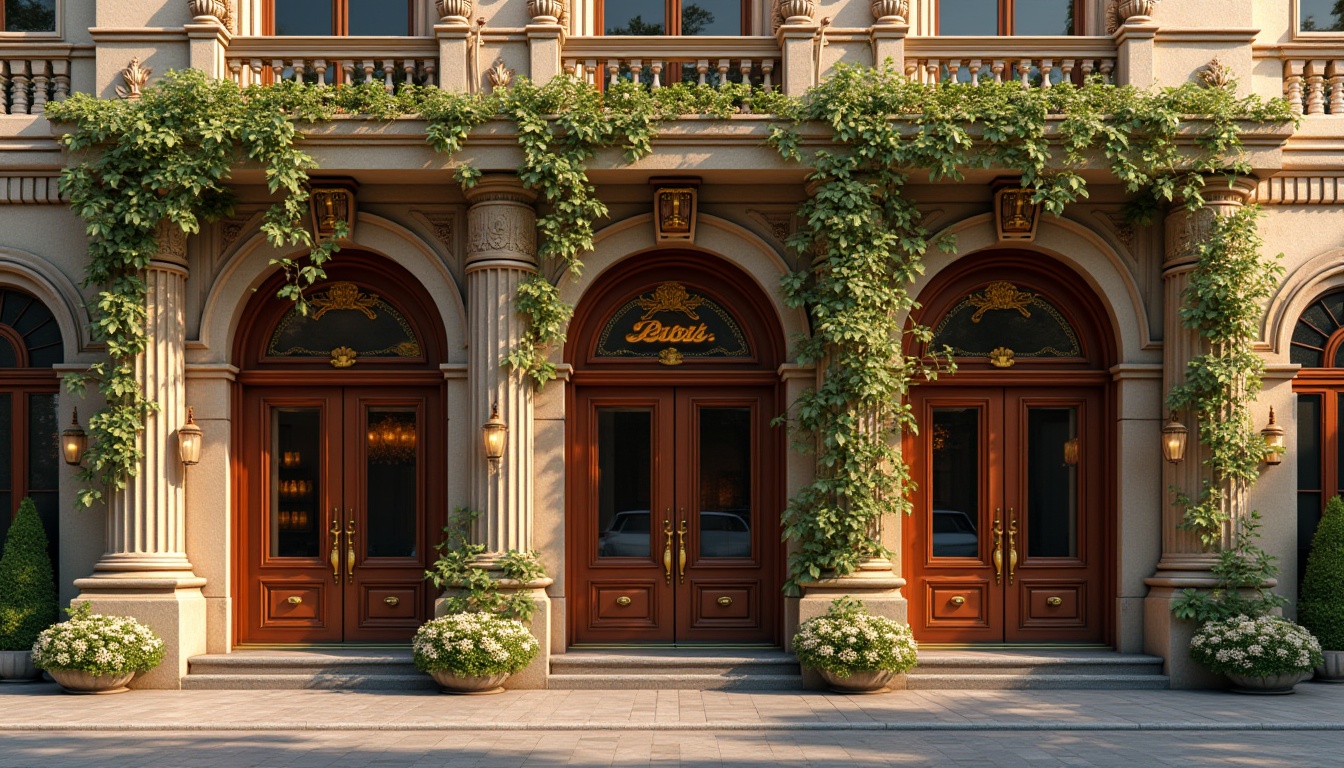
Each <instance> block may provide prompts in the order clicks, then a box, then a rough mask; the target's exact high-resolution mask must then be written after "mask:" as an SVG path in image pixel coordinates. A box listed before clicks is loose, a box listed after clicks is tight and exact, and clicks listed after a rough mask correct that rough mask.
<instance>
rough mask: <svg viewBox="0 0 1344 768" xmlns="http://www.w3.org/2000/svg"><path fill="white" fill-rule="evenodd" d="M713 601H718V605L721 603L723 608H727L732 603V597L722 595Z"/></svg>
mask: <svg viewBox="0 0 1344 768" xmlns="http://www.w3.org/2000/svg"><path fill="white" fill-rule="evenodd" d="M714 602H716V603H718V604H719V605H722V606H723V607H724V608H727V607H728V606H730V605H732V604H733V598H731V597H729V596H727V595H724V596H723V597H720V598H719V599H718V600H715V601H714Z"/></svg>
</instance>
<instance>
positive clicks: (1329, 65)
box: [1283, 51, 1344, 115]
mask: <svg viewBox="0 0 1344 768" xmlns="http://www.w3.org/2000/svg"><path fill="white" fill-rule="evenodd" d="M1339 53H1340V55H1339V56H1338V57H1337V58H1319V59H1315V58H1313V59H1307V58H1303V59H1286V60H1284V62H1283V97H1284V98H1285V99H1287V100H1288V103H1289V105H1291V106H1292V109H1293V114H1297V115H1344V51H1340V52H1339Z"/></svg>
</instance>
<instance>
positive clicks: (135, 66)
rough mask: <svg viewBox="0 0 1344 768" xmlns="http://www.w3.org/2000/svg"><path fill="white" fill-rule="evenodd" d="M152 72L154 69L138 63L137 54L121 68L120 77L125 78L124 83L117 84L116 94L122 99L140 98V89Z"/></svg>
mask: <svg viewBox="0 0 1344 768" xmlns="http://www.w3.org/2000/svg"><path fill="white" fill-rule="evenodd" d="M152 74H154V70H152V69H150V68H149V67H144V66H141V65H140V57H139V56H136V57H134V58H132V59H131V63H130V64H127V65H126V68H125V69H123V70H121V79H122V80H125V81H126V84H125V85H118V86H117V95H118V96H120V97H121V98H123V99H132V100H134V99H138V98H140V89H141V88H144V87H145V85H146V84H147V83H148V82H149V76H150V75H152Z"/></svg>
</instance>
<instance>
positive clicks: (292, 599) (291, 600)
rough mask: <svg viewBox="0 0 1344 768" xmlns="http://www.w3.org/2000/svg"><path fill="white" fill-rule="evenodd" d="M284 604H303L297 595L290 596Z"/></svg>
mask: <svg viewBox="0 0 1344 768" xmlns="http://www.w3.org/2000/svg"><path fill="white" fill-rule="evenodd" d="M286 602H288V603H289V604H290V605H298V604H300V603H302V602H303V598H302V597H299V596H298V595H290V596H289V600H287V601H286Z"/></svg>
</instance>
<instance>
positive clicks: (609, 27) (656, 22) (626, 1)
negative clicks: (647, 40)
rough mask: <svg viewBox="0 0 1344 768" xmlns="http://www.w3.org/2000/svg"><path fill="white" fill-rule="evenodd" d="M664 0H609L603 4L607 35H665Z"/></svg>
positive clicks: (603, 17) (603, 19)
mask: <svg viewBox="0 0 1344 768" xmlns="http://www.w3.org/2000/svg"><path fill="white" fill-rule="evenodd" d="M665 21H666V6H665V5H664V3H663V0H607V2H605V3H603V4H602V28H603V30H604V32H603V34H607V35H664V34H667V33H666V32H664V30H665V29H666V27H665V26H664V22H665Z"/></svg>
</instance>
